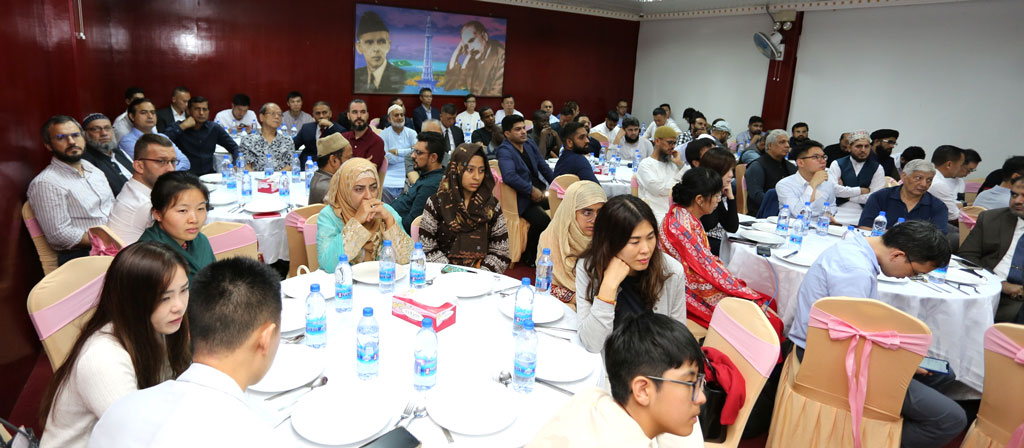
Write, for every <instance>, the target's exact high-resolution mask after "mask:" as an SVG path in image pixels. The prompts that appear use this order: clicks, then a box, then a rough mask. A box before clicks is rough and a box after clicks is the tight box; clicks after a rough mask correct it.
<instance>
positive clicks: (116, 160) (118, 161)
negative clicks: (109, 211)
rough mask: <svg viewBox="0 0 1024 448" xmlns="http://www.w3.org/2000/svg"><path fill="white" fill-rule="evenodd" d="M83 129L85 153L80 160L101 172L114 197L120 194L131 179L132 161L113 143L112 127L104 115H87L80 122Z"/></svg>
mask: <svg viewBox="0 0 1024 448" xmlns="http://www.w3.org/2000/svg"><path fill="white" fill-rule="evenodd" d="M82 126H83V127H84V128H85V134H84V136H85V152H84V153H83V154H82V158H83V159H85V160H88V161H89V163H91V164H93V165H95V166H96V168H99V169H100V171H103V175H105V176H107V183H108V184H110V190H111V191H113V192H114V196H117V195H118V194H119V193H121V187H123V186H124V183H125V182H128V179H129V178H131V177H132V159H131V158H130V157H128V156H127V155H126V154H125V153H124V151H121V149H120V148H118V147H117V142H116V141H114V127H113V126H111V124H110V119H109V118H107V116H106V115H103V114H100V113H95V114H89V115H87V116H86V117H85V118H84V119H83V120H82Z"/></svg>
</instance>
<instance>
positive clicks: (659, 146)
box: [636, 126, 688, 224]
mask: <svg viewBox="0 0 1024 448" xmlns="http://www.w3.org/2000/svg"><path fill="white" fill-rule="evenodd" d="M677 137H678V136H677V135H676V131H674V130H672V128H671V127H668V126H662V127H659V128H658V129H657V130H656V131H654V153H653V154H651V156H650V157H648V158H646V159H643V160H641V161H640V166H639V168H637V171H636V181H637V184H638V186H639V191H638V193H639V196H640V199H643V200H644V202H647V205H650V206H651V211H653V212H654V216H655V217H656V218H657V219H658V223H659V224H660V223H661V221H662V220H663V219H665V214H666V213H668V206H669V204H670V203H671V202H672V187H673V186H675V184H677V183H679V180H680V179H682V177H683V173H684V172H685V171H686V170H687V168H688V167H687V166H686V163H685V162H684V161H683V152H682V151H680V150H677V149H676V138H677Z"/></svg>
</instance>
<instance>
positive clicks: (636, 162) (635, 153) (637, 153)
mask: <svg viewBox="0 0 1024 448" xmlns="http://www.w3.org/2000/svg"><path fill="white" fill-rule="evenodd" d="M638 169H640V150H639V149H634V150H633V174H636V170H638Z"/></svg>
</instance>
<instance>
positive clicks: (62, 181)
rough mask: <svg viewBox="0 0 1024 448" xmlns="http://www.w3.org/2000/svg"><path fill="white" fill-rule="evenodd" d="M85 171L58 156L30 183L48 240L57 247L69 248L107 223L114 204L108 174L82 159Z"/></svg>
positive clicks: (31, 198)
mask: <svg viewBox="0 0 1024 448" xmlns="http://www.w3.org/2000/svg"><path fill="white" fill-rule="evenodd" d="M81 164H82V170H83V171H84V174H83V173H80V172H78V170H77V169H75V167H73V166H71V165H68V164H66V163H64V162H61V161H60V160H57V158H56V157H54V158H53V159H51V160H50V165H49V166H47V167H46V168H44V169H43V171H42V172H41V173H39V175H38V176H36V177H35V179H32V183H30V184H29V185H28V202H29V204H30V205H31V206H32V211H33V212H35V215H36V219H37V220H38V221H39V226H40V227H41V228H42V229H43V234H44V235H45V236H46V241H47V242H48V243H50V246H53V248H54V249H55V250H68V249H71V248H73V247H75V246H78V243H79V242H80V241H81V240H82V235H84V234H85V232H86V230H89V227H92V226H99V225H103V224H106V223H107V217H108V216H109V215H110V210H111V208H113V206H114V193H112V192H111V191H110V185H109V184H108V183H107V178H106V176H104V175H103V172H102V171H100V169H99V168H96V167H95V166H94V165H93V164H91V163H89V162H88V161H85V160H82V161H81Z"/></svg>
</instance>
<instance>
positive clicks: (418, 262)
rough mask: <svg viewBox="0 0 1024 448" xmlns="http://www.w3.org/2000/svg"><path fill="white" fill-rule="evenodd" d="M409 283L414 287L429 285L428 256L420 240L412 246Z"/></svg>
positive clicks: (419, 287) (420, 287)
mask: <svg viewBox="0 0 1024 448" xmlns="http://www.w3.org/2000/svg"><path fill="white" fill-rule="evenodd" d="M409 285H410V286H412V287H413V289H423V288H425V287H426V286H427V256H426V255H425V254H424V253H423V243H421V242H419V241H417V242H416V244H414V245H413V246H412V255H410V256H409Z"/></svg>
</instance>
